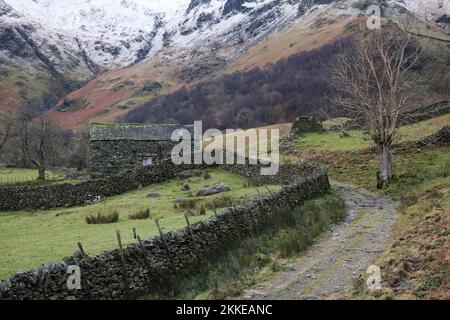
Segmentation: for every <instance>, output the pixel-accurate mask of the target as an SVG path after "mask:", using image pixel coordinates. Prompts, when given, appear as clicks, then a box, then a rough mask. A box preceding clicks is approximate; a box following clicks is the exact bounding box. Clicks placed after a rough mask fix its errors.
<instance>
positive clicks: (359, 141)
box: [293, 114, 450, 152]
mask: <svg viewBox="0 0 450 320" xmlns="http://www.w3.org/2000/svg"><path fill="white" fill-rule="evenodd" d="M448 123H450V114H446V115H443V116H440V117H437V118H433V119H430V120H426V121H422V122H419V123H416V124H413V125H408V126H403V127H401V128H400V130H399V136H398V141H397V142H410V141H416V140H419V139H420V138H423V137H426V136H429V135H431V134H433V133H435V132H436V131H438V130H439V129H441V128H442V127H443V126H444V125H445V124H448ZM346 133H347V134H348V135H345V136H344V135H342V134H341V133H340V132H324V133H307V134H305V135H304V136H303V137H301V138H299V139H298V140H297V141H296V142H295V143H294V144H293V147H294V148H295V149H297V150H298V151H310V152H315V151H326V152H328V151H340V152H346V151H356V150H361V149H364V148H368V147H371V146H373V143H372V140H371V139H370V137H369V135H368V134H367V133H365V132H364V131H360V130H359V131H358V130H352V131H347V132H346Z"/></svg>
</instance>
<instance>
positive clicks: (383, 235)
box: [244, 184, 397, 300]
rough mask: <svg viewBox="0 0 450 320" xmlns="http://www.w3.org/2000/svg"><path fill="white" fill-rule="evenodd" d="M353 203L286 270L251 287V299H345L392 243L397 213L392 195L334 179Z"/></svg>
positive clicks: (338, 189) (339, 191)
mask: <svg viewBox="0 0 450 320" xmlns="http://www.w3.org/2000/svg"><path fill="white" fill-rule="evenodd" d="M333 188H334V190H335V192H336V193H337V194H338V195H339V196H340V197H342V198H343V199H344V200H345V202H346V204H347V207H348V212H347V217H346V219H345V220H344V221H343V222H342V223H340V224H339V225H336V226H335V227H333V229H332V230H331V231H330V232H329V233H327V234H325V235H323V236H322V237H321V238H320V239H318V241H317V242H316V243H315V244H314V245H313V246H312V247H311V248H310V249H309V250H308V251H307V252H306V253H305V254H304V255H302V256H301V257H300V258H298V259H297V260H295V261H293V262H292V263H290V264H289V265H288V266H287V268H286V270H285V271H282V272H279V273H276V274H275V276H274V277H273V278H272V279H271V280H269V281H268V282H265V283H261V284H259V285H257V286H256V287H254V288H252V289H251V290H248V291H246V292H245V294H244V295H245V298H246V299H255V300H264V299H279V300H291V299H294V300H297V299H311V300H312V299H314V300H315V299H339V298H340V297H342V295H343V294H345V293H346V291H347V290H348V289H349V288H351V286H352V283H353V281H354V279H356V278H357V277H358V275H360V274H361V273H364V272H365V271H366V270H367V268H368V267H369V266H370V265H371V264H373V262H374V260H375V259H376V258H377V257H378V256H379V255H380V254H381V252H382V251H383V250H384V249H385V248H386V247H387V244H388V242H389V239H390V233H391V230H392V227H393V224H394V223H395V220H396V217H397V212H396V210H395V208H394V206H393V204H392V203H391V201H389V200H388V199H385V198H383V197H380V196H378V195H375V194H372V193H369V192H367V191H365V190H361V189H358V188H356V187H352V186H347V185H341V184H334V185H333Z"/></svg>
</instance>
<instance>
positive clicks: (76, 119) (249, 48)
mask: <svg viewBox="0 0 450 320" xmlns="http://www.w3.org/2000/svg"><path fill="white" fill-rule="evenodd" d="M0 1H1V2H0V3H1V5H0V8H2V7H3V8H7V9H3V12H4V13H3V14H0V19H1V21H2V22H5V21H6V23H8V24H11V23H16V24H21V25H22V24H24V23H28V24H32V25H33V26H36V27H35V28H36V31H35V32H34V33H33V34H32V36H34V35H35V34H39V33H44V34H46V35H47V34H49V35H48V36H46V37H44V39H47V38H49V39H51V38H52V36H53V37H55V38H56V39H58V40H60V42H58V43H59V44H60V45H61V46H63V47H64V48H65V49H64V51H65V52H71V53H73V54H72V55H71V56H70V57H65V56H64V55H61V59H60V60H61V61H56V64H57V65H64V66H70V67H72V69H70V68H66V69H70V70H63V71H62V72H61V74H63V76H64V77H68V76H67V75H69V79H68V80H70V81H67V82H68V85H66V86H65V87H69V88H76V87H78V85H79V82H78V81H77V80H79V79H80V78H81V79H82V80H83V81H84V80H86V79H89V78H90V77H86V76H85V73H84V72H83V70H81V71H77V70H74V69H73V65H74V63H73V60H79V61H85V62H86V63H85V64H86V66H87V67H88V69H90V71H93V72H98V71H102V70H103V71H104V70H109V71H107V72H104V73H102V74H101V75H100V76H99V77H98V78H96V79H94V80H93V81H92V82H91V83H89V84H87V85H86V86H84V87H82V88H81V89H80V90H77V91H75V92H72V93H71V94H69V95H68V96H66V97H65V98H63V99H61V100H60V101H59V103H58V105H57V107H56V108H55V109H54V110H52V111H51V112H50V113H49V117H50V118H53V119H55V120H58V121H62V122H63V123H62V124H63V125H64V126H66V127H75V126H77V125H79V124H83V123H86V122H88V121H91V120H96V121H113V120H115V119H116V118H117V117H118V116H120V115H122V114H124V113H127V112H128V111H129V110H132V109H134V108H135V107H137V106H139V105H141V104H143V103H145V102H148V101H149V100H151V99H152V98H153V97H155V96H156V95H159V94H164V93H168V92H171V91H173V90H175V89H177V88H180V87H181V86H183V85H187V86H189V85H192V84H194V83H197V82H199V81H202V80H209V79H211V78H215V77H216V76H218V75H222V74H224V73H233V72H235V71H245V70H249V69H250V68H253V67H263V66H265V65H266V64H267V63H273V62H276V61H278V60H279V59H280V58H284V57H287V56H289V55H291V54H294V53H298V52H301V51H308V50H311V49H314V48H318V47H321V46H323V45H325V44H328V43H330V42H334V41H335V40H336V39H338V38H340V37H342V36H344V35H347V34H349V32H350V31H351V23H352V22H353V21H355V20H357V19H358V17H361V16H363V15H365V12H366V9H367V7H368V5H369V4H371V3H379V4H380V5H381V6H382V7H383V11H384V13H385V14H386V15H387V16H395V15H397V14H400V13H404V12H407V10H410V11H411V12H413V13H417V14H419V15H420V16H421V18H423V19H424V20H426V21H427V24H428V25H429V26H430V28H432V29H436V32H435V33H437V34H438V35H439V36H440V34H442V33H445V32H446V28H448V25H447V24H445V21H446V19H443V17H444V18H445V15H444V13H445V12H447V11H448V10H449V8H448V4H447V3H446V2H442V1H441V0H433V1H422V0H406V1H393V0H389V1H387V0H379V1H375V0H371V1H361V0H308V1H306V0H170V1H162V0H158V1H156V0H114V1H108V2H107V3H106V2H105V0H89V1H88V0H72V1H70V2H69V3H67V2H61V1H56V0H35V1H33V2H32V3H30V2H29V1H25V0H17V1H16V0H0ZM436 21H441V22H443V23H440V24H436V23H435V22H436ZM433 32H434V31H433ZM36 38H37V40H35V38H34V37H31V39H33V41H35V42H37V43H39V44H41V43H42V42H45V41H41V42H39V37H36ZM46 57H47V60H48V61H49V63H48V66H50V67H54V64H53V61H54V59H56V60H58V59H57V58H58V57H59V56H58V55H51V54H50V55H46ZM15 59H17V57H16V56H15V54H10V55H9V56H8V57H7V58H5V59H4V61H5V64H6V65H14V60H15ZM81 64H83V63H81ZM16 65H19V66H20V64H16ZM22 69H25V71H24V70H22ZM19 71H20V72H26V71H27V68H26V67H24V68H20V69H19ZM72 71H73V72H72ZM90 75H91V74H90ZM25 79H26V81H25V82H26V84H27V85H28V84H29V85H30V87H32V84H33V81H32V79H34V78H33V77H30V76H28V77H25ZM73 79H75V81H73ZM1 80H3V81H4V82H5V83H8V84H9V85H8V87H7V88H8V90H5V91H7V92H8V95H9V96H11V98H10V100H11V99H16V100H17V101H16V102H15V103H14V105H17V104H20V102H24V101H23V100H24V99H20V93H19V92H18V91H19V89H18V87H20V86H21V83H19V84H17V83H16V82H14V81H11V78H10V77H8V76H3V77H2V76H0V81H1ZM44 82H45V81H44ZM57 82H60V81H57ZM35 87H36V91H37V93H38V94H37V95H39V94H40V95H41V96H42V95H43V91H45V90H42V89H41V88H39V86H35ZM53 91H54V92H55V94H54V95H53V96H52V100H55V99H56V98H60V97H61V94H60V93H61V92H62V91H61V90H53ZM18 97H19V98H18ZM10 100H8V101H6V100H5V101H1V100H0V104H7V105H8V107H9V108H13V107H14V106H13V104H12V103H11V102H10ZM29 100H32V99H29Z"/></svg>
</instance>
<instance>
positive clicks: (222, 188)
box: [196, 183, 231, 197]
mask: <svg viewBox="0 0 450 320" xmlns="http://www.w3.org/2000/svg"><path fill="white" fill-rule="evenodd" d="M230 190H231V189H230V188H229V187H227V186H226V185H225V184H223V183H219V184H216V185H213V186H212V187H206V188H204V189H202V190H200V191H199V192H197V194H196V196H197V197H205V196H210V195H213V194H217V193H223V192H228V191H230Z"/></svg>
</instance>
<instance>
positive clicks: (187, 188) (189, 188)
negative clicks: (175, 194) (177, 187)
mask: <svg viewBox="0 0 450 320" xmlns="http://www.w3.org/2000/svg"><path fill="white" fill-rule="evenodd" d="M189 190H191V186H190V185H189V183H184V184H183V185H182V186H181V191H189Z"/></svg>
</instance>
